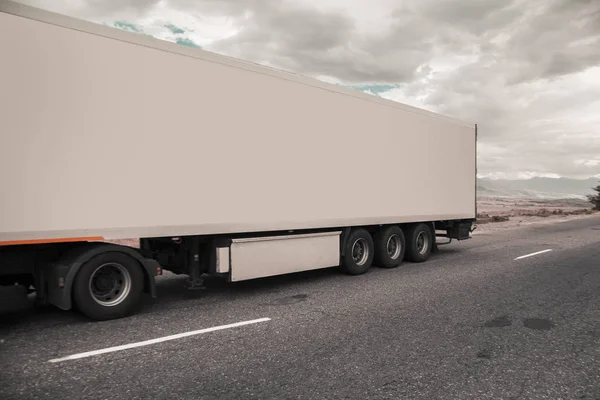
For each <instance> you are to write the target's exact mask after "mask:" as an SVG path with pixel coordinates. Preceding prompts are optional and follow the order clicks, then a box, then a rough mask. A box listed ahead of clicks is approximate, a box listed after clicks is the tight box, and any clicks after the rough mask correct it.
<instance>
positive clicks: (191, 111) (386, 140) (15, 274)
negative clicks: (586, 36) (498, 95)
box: [0, 0, 477, 319]
mask: <svg viewBox="0 0 600 400" xmlns="http://www.w3.org/2000/svg"><path fill="white" fill-rule="evenodd" d="M0 55H1V58H2V63H1V64H0V88H1V90H0V112H1V118H0V187H1V188H2V195H1V198H0V199H1V203H0V283H1V284H3V285H4V291H14V290H15V288H17V287H20V290H21V293H22V291H23V287H35V290H36V292H37V297H38V299H39V300H40V301H42V302H49V303H51V304H54V305H56V306H58V307H60V308H62V309H70V308H71V307H72V306H74V305H77V307H78V308H79V309H80V310H81V311H83V312H84V313H85V314H86V315H88V316H90V317H92V318H95V319H108V318H117V317H122V316H125V315H128V314H130V313H132V312H133V310H134V309H135V307H136V305H137V304H138V300H139V299H140V296H141V295H142V293H143V292H144V291H145V292H148V293H150V294H151V295H153V296H155V293H156V290H155V283H154V278H155V276H156V275H157V274H159V273H160V272H161V271H162V269H167V270H171V271H173V272H175V273H183V274H187V275H189V276H190V285H191V286H198V285H199V284H200V283H201V279H202V277H203V276H204V274H221V275H223V276H226V277H227V278H228V279H229V280H231V281H239V280H244V279H253V278H259V277H265V276H271V275H277V274H286V273H292V272H297V271H305V270H310V269H316V268H327V267H336V266H339V267H340V268H341V270H343V271H345V272H347V273H350V274H362V273H364V272H366V271H367V270H368V268H369V267H370V266H371V265H372V264H373V263H374V264H375V265H378V266H382V267H388V268H389V267H397V266H398V265H400V264H401V263H402V261H403V259H408V260H410V261H414V262H420V261H425V260H426V259H427V258H428V257H429V255H430V253H431V252H432V251H434V250H435V249H436V235H437V236H445V237H447V238H450V239H458V240H462V239H467V238H469V237H470V232H471V229H472V223H473V221H474V219H475V217H476V193H475V190H476V135H477V133H476V126H475V125H474V124H468V123H464V122H461V121H458V120H455V119H452V118H449V117H446V116H442V115H439V114H435V113H432V112H428V111H425V110H421V109H418V108H414V107H411V106H408V105H403V104H400V103H397V102H393V101H389V100H385V99H381V98H378V97H375V96H371V95H368V94H363V93H360V92H357V91H354V90H351V89H346V88H343V87H340V86H337V85H331V84H327V83H324V82H320V81H317V80H314V79H310V78H307V77H303V76H298V75H295V74H291V73H288V72H283V71H279V70H275V69H272V68H267V67H265V66H260V65H256V64H252V63H249V62H244V61H240V60H236V59H232V58H229V57H225V56H222V55H217V54H213V53H210V52H207V51H203V50H200V49H194V48H188V47H184V46H181V45H177V44H173V43H169V42H166V41H161V40H157V39H154V38H151V37H148V36H144V35H140V34H135V33H130V32H124V31H120V30H117V29H114V28H110V27H107V26H103V25H99V24H94V23H89V22H85V21H81V20H78V19H74V18H70V17H66V16H63V15H58V14H54V13H50V12H47V11H44V10H40V9H36V8H31V7H28V6H24V5H21V4H18V3H13V2H10V1H6V0H0ZM123 238H139V239H140V247H139V248H137V247H127V246H118V245H114V244H110V243H106V242H109V241H112V240H114V239H123Z"/></svg>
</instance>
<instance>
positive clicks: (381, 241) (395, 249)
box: [375, 225, 406, 268]
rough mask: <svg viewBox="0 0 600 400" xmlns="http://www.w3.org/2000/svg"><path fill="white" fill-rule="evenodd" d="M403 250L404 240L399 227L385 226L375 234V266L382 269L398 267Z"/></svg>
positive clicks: (404, 247)
mask: <svg viewBox="0 0 600 400" xmlns="http://www.w3.org/2000/svg"><path fill="white" fill-rule="evenodd" d="M405 250H406V240H405V238H404V232H402V229H400V227H399V226H397V225H390V226H385V227H382V228H381V229H380V230H379V232H377V233H376V234H375V265H377V266H379V267H383V268H394V267H397V266H399V265H400V264H402V260H403V259H404V254H405Z"/></svg>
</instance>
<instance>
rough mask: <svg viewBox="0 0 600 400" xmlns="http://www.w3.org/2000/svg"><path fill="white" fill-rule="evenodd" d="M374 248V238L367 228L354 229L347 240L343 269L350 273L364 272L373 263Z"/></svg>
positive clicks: (358, 273)
mask: <svg viewBox="0 0 600 400" xmlns="http://www.w3.org/2000/svg"><path fill="white" fill-rule="evenodd" d="M374 250H375V249H374V245H373V238H372V237H371V234H370V233H369V232H368V231H367V230H366V229H362V228H361V229H355V230H353V231H352V232H351V233H350V236H349V237H348V240H347V241H346V248H345V249H344V257H343V260H342V265H341V267H342V270H343V271H344V272H345V273H347V274H349V275H360V274H364V273H365V272H367V270H368V269H369V268H370V267H371V264H372V263H373V257H374V252H375V251H374Z"/></svg>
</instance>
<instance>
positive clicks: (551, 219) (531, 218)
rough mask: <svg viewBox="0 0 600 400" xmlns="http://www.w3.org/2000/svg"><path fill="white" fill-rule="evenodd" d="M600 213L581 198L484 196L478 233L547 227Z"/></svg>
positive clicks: (480, 209)
mask: <svg viewBox="0 0 600 400" xmlns="http://www.w3.org/2000/svg"><path fill="white" fill-rule="evenodd" d="M597 214H600V213H599V212H597V211H592V210H591V205H590V203H588V202H586V201H584V200H578V199H561V200H545V199H515V198H494V197H481V198H479V199H478V201H477V230H476V232H475V233H487V232H495V231H499V230H506V229H514V228H518V227H522V226H529V225H546V224H554V223H558V222H565V221H570V220H576V219H581V218H587V217H589V216H590V215H597Z"/></svg>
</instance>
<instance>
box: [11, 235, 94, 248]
mask: <svg viewBox="0 0 600 400" xmlns="http://www.w3.org/2000/svg"><path fill="white" fill-rule="evenodd" d="M90 241H94V242H96V241H104V237H102V236H87V237H72V238H55V239H33V240H7V241H0V246H14V245H21V244H45V243H71V242H90Z"/></svg>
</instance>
